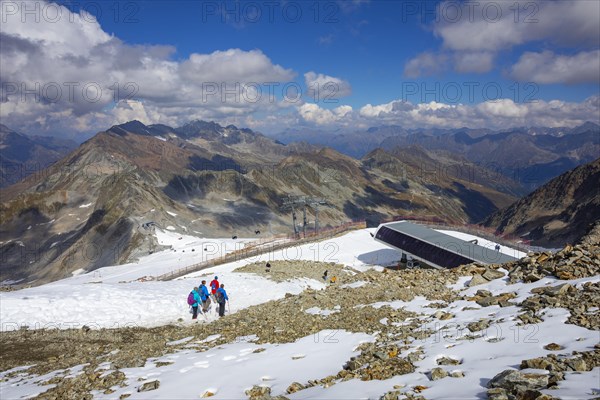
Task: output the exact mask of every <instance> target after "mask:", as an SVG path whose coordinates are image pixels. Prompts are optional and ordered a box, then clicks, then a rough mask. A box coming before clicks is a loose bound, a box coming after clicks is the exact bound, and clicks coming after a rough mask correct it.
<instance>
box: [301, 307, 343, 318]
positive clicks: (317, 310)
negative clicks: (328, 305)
mask: <svg viewBox="0 0 600 400" xmlns="http://www.w3.org/2000/svg"><path fill="white" fill-rule="evenodd" d="M336 307H337V308H336ZM336 307H334V309H333V310H321V309H320V308H319V307H311V308H309V309H306V310H304V312H305V313H307V314H311V315H322V316H324V317H326V316H328V315H331V314H335V313H338V312H340V306H336Z"/></svg>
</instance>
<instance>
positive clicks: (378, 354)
mask: <svg viewBox="0 0 600 400" xmlns="http://www.w3.org/2000/svg"><path fill="white" fill-rule="evenodd" d="M373 355H374V356H375V358H377V359H379V360H387V359H388V358H390V357H389V356H388V355H387V354H386V353H383V352H381V351H377V352H375V353H374V354H373Z"/></svg>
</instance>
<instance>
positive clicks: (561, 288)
mask: <svg viewBox="0 0 600 400" xmlns="http://www.w3.org/2000/svg"><path fill="white" fill-rule="evenodd" d="M573 289H574V288H573V286H571V285H570V284H568V283H563V284H562V285H558V286H553V287H550V288H547V289H546V291H545V293H546V294H547V295H548V296H559V295H561V294H565V293H567V292H568V291H570V290H573Z"/></svg>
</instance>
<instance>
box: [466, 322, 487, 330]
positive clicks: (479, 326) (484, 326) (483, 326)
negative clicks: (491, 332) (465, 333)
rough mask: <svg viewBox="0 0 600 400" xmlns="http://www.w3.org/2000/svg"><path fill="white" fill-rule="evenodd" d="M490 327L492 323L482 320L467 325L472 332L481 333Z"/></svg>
mask: <svg viewBox="0 0 600 400" xmlns="http://www.w3.org/2000/svg"><path fill="white" fill-rule="evenodd" d="M489 326H490V321H489V320H487V319H482V320H480V321H477V322H471V323H469V324H467V329H468V330H470V331H471V332H479V331H482V330H484V329H487V328H488V327H489Z"/></svg>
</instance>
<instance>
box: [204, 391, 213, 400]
mask: <svg viewBox="0 0 600 400" xmlns="http://www.w3.org/2000/svg"><path fill="white" fill-rule="evenodd" d="M214 395H215V394H214V393H213V392H211V391H210V390H207V391H206V392H204V393H203V394H202V398H203V399H206V398H207V397H213V396H214Z"/></svg>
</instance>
